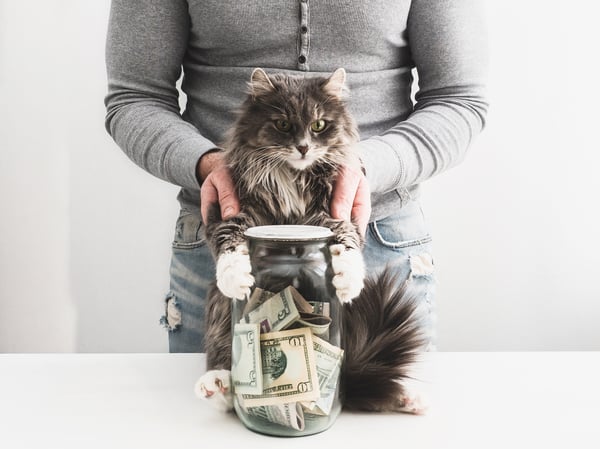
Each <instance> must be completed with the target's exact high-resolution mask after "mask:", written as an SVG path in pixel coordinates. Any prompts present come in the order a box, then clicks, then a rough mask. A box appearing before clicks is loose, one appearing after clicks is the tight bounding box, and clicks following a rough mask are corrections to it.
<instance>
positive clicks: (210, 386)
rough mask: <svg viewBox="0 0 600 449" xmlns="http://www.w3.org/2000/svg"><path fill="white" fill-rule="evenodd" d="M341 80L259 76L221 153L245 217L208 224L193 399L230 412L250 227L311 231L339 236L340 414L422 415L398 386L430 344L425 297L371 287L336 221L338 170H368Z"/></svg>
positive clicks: (388, 283)
mask: <svg viewBox="0 0 600 449" xmlns="http://www.w3.org/2000/svg"><path fill="white" fill-rule="evenodd" d="M345 79H346V72H345V70H344V69H338V70H336V71H335V72H334V73H333V74H332V75H330V76H328V77H323V76H319V77H301V76H297V75H285V74H272V75H267V73H266V72H265V71H263V70H262V69H255V70H254V71H253V73H252V75H251V80H250V83H249V94H248V96H247V98H246V100H245V101H244V103H243V104H242V106H241V108H240V111H239V114H238V118H237V121H236V123H235V124H234V126H233V128H232V129H231V131H230V133H229V134H228V137H227V139H226V141H225V143H224V145H223V148H225V150H224V151H225V153H224V158H225V161H226V163H227V164H228V166H229V168H230V172H231V175H232V179H233V180H234V183H235V186H236V191H237V194H238V197H239V200H240V206H241V211H240V213H239V214H238V215H236V216H235V217H233V218H231V219H228V220H224V221H223V220H222V219H221V216H220V212H219V208H218V205H214V206H213V207H211V210H210V212H209V218H208V219H207V222H206V223H205V225H206V226H205V233H206V237H207V242H208V244H209V245H210V248H211V251H212V253H213V256H214V257H215V260H216V286H215V287H214V288H213V289H212V291H211V292H210V293H209V298H208V302H207V309H206V333H205V348H206V363H207V372H206V374H204V375H203V376H202V377H201V378H200V379H199V380H198V382H197V383H196V393H197V394H198V396H200V397H202V398H206V399H208V400H210V401H211V402H212V403H213V404H219V405H220V406H221V408H223V409H225V410H230V409H231V408H232V392H231V388H230V385H231V383H230V382H231V379H230V371H229V369H230V366H231V316H230V312H231V303H230V301H231V299H230V298H239V299H241V298H244V297H245V296H246V295H247V294H249V293H250V291H251V287H252V286H253V284H254V278H253V276H252V273H251V271H252V267H251V264H250V258H249V254H248V248H247V246H246V241H245V238H244V235H243V233H244V231H245V230H246V229H248V228H249V227H251V226H259V225H274V224H305V225H317V226H324V227H327V228H329V229H331V230H332V231H333V234H334V237H333V241H332V243H331V245H330V247H329V249H330V253H331V265H332V268H333V271H334V277H333V280H332V284H333V286H334V287H335V289H336V295H337V297H338V299H339V300H340V301H342V302H343V303H344V305H343V321H344V323H343V327H342V328H343V329H344V333H343V336H342V347H343V348H344V350H345V359H344V363H343V367H342V373H341V376H342V385H343V386H344V387H343V388H344V392H343V396H344V407H345V408H346V409H354V410H364V411H380V412H412V413H421V412H423V409H422V406H421V404H420V403H419V400H418V398H414V397H412V396H411V395H410V394H409V393H408V392H407V389H406V388H405V385H404V383H403V381H405V380H406V378H407V377H408V372H409V369H410V368H411V367H412V365H413V364H414V362H415V361H416V359H417V357H418V354H419V353H420V352H421V351H422V350H424V348H425V344H426V338H425V336H424V335H425V334H424V332H423V331H422V329H421V328H420V326H419V320H418V318H417V316H416V315H417V314H416V309H417V305H418V301H419V298H418V294H417V293H416V292H412V293H411V290H410V288H409V287H410V286H409V285H408V284H407V283H404V284H399V282H398V281H397V280H396V279H395V278H394V276H393V274H392V272H391V271H389V270H385V271H384V272H383V273H382V274H381V275H379V276H378V277H377V278H375V279H370V278H366V279H365V265H364V261H363V258H362V253H361V248H362V245H363V243H364V241H363V237H362V236H361V234H360V233H359V232H358V229H357V226H356V225H355V224H354V223H352V222H350V221H346V220H339V219H334V218H332V217H331V215H330V200H331V195H332V191H333V186H334V183H335V179H336V176H337V175H338V173H339V171H340V169H341V167H351V168H353V169H361V163H360V160H359V158H358V156H357V154H356V151H355V150H354V146H355V144H356V143H357V142H358V130H357V126H356V124H355V122H354V120H353V118H352V116H351V115H350V113H349V111H348V107H347V105H346V102H345ZM374 337H376V338H374Z"/></svg>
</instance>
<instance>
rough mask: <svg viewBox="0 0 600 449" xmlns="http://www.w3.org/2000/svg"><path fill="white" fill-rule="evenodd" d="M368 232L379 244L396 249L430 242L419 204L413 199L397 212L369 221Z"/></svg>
mask: <svg viewBox="0 0 600 449" xmlns="http://www.w3.org/2000/svg"><path fill="white" fill-rule="evenodd" d="M369 232H370V233H371V236H372V237H373V238H374V239H375V240H376V241H377V242H378V243H379V244H380V245H383V246H385V247H388V248H392V249H398V250H401V249H404V248H410V247H413V246H418V245H424V244H426V243H429V242H431V235H430V234H429V231H428V229H427V225H426V224H425V218H424V216H423V211H422V209H421V205H420V204H419V202H418V201H415V200H411V201H409V202H408V203H406V204H405V206H404V207H403V208H402V209H400V211H399V212H398V213H395V214H393V215H390V216H389V217H385V218H383V219H381V220H376V221H373V222H372V223H370V224H369Z"/></svg>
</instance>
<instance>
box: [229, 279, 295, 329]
mask: <svg viewBox="0 0 600 449" xmlns="http://www.w3.org/2000/svg"><path fill="white" fill-rule="evenodd" d="M299 317H300V313H299V312H298V309H297V308H296V305H295V304H294V299H293V298H292V294H291V291H290V290H289V289H285V290H283V291H281V292H279V293H277V294H276V295H274V296H272V297H270V298H269V299H267V300H266V301H265V302H263V303H262V304H261V305H259V306H258V307H256V308H255V309H254V310H251V311H250V312H248V313H246V314H245V315H244V316H243V317H242V318H241V319H240V321H239V322H240V323H258V324H259V325H260V332H261V333H266V332H273V331H278V330H281V329H285V328H286V327H287V326H289V325H290V324H291V323H293V322H294V321H296V320H297V319H298V318H299Z"/></svg>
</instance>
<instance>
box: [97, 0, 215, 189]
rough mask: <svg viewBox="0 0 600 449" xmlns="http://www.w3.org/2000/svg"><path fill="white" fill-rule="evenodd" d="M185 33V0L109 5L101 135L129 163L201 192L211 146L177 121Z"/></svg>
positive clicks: (124, 0)
mask: <svg viewBox="0 0 600 449" xmlns="http://www.w3.org/2000/svg"><path fill="white" fill-rule="evenodd" d="M188 32H189V16H188V10H187V2H186V1H185V0H113V1H112V4H111V11H110V21H109V28H108V35H107V41H106V67H107V74H108V94H107V96H106V99H105V104H106V109H107V114H106V129H107V131H108V132H109V134H110V135H111V136H112V137H113V139H114V140H115V141H116V142H117V144H118V145H119V146H120V147H121V148H122V150H123V151H124V152H125V154H127V156H128V157H129V158H130V159H131V160H133V161H134V162H135V163H136V164H137V165H139V166H140V167H142V168H144V169H145V170H146V171H148V172H150V173H151V174H153V175H155V176H157V177H158V178H161V179H164V180H166V181H168V182H171V183H173V184H176V185H179V186H183V187H188V188H195V189H198V188H199V179H198V177H199V176H198V174H199V171H200V168H201V167H200V163H199V161H200V158H201V157H202V155H204V154H205V153H206V152H208V151H210V150H213V149H214V148H215V147H216V145H215V144H214V143H213V142H211V141H209V140H208V139H206V138H204V137H203V136H202V135H200V133H199V132H198V130H197V129H196V128H195V127H194V126H193V125H191V124H190V123H187V122H186V121H184V120H183V119H182V118H181V115H180V112H179V102H178V92H177V89H176V87H175V86H176V82H177V79H178V78H179V76H180V74H181V63H182V60H183V57H184V55H185V51H186V46H187V40H188Z"/></svg>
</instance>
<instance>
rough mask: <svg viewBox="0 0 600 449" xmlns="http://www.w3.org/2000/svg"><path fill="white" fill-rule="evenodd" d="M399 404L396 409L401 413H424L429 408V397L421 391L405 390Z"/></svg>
mask: <svg viewBox="0 0 600 449" xmlns="http://www.w3.org/2000/svg"><path fill="white" fill-rule="evenodd" d="M401 404H402V405H401V407H400V408H399V409H398V411H399V412H402V413H410V414H412V415H424V414H426V413H427V410H429V399H428V397H427V396H426V395H424V394H423V393H415V392H407V393H405V395H404V396H403V397H402V398H401Z"/></svg>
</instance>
